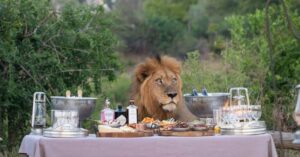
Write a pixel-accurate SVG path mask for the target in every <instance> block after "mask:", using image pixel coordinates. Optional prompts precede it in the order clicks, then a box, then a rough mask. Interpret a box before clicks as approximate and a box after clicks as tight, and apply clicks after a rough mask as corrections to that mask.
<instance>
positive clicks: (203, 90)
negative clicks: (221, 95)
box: [202, 87, 208, 96]
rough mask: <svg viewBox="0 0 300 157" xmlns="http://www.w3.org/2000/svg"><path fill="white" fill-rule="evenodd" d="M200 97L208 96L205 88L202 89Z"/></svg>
mask: <svg viewBox="0 0 300 157" xmlns="http://www.w3.org/2000/svg"><path fill="white" fill-rule="evenodd" d="M202 95H203V96H208V94H207V90H206V88H205V87H203V88H202Z"/></svg>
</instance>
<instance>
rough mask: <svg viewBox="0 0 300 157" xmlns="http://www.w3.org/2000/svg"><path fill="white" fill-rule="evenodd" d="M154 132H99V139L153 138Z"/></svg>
mask: <svg viewBox="0 0 300 157" xmlns="http://www.w3.org/2000/svg"><path fill="white" fill-rule="evenodd" d="M153 135H154V134H153V132H152V131H144V132H140V131H138V132H98V133H97V137H125V138H130V137H147V136H153Z"/></svg>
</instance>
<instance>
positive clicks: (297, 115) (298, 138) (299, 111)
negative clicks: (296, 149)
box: [293, 84, 300, 144]
mask: <svg viewBox="0 0 300 157" xmlns="http://www.w3.org/2000/svg"><path fill="white" fill-rule="evenodd" d="M296 91H298V97H297V102H296V108H295V112H294V115H293V116H294V120H295V122H296V123H297V126H300V84H299V85H297V86H296ZM294 137H295V139H294V141H293V143H295V144H300V130H299V129H298V130H297V131H296V133H295V136H294Z"/></svg>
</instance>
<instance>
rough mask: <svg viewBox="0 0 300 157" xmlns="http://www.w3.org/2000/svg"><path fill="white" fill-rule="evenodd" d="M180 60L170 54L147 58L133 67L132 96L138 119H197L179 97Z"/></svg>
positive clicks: (180, 84) (180, 94)
mask: <svg viewBox="0 0 300 157" xmlns="http://www.w3.org/2000/svg"><path fill="white" fill-rule="evenodd" d="M180 73H181V63H180V62H179V61H178V60H176V59H175V58H172V57H169V56H162V57H161V56H156V57H151V58H147V59H146V61H145V62H144V63H141V64H139V65H137V66H136V68H135V75H134V78H133V98H134V100H135V104H136V105H137V106H138V119H139V120H142V119H143V118H145V117H152V118H154V119H158V120H165V119H169V118H175V119H177V120H182V121H189V120H193V119H196V117H195V116H194V115H192V113H191V112H189V111H188V110H187V107H186V106H185V104H184V101H183V96H182V80H181V77H180Z"/></svg>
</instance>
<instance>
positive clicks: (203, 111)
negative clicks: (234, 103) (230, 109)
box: [184, 93, 229, 118]
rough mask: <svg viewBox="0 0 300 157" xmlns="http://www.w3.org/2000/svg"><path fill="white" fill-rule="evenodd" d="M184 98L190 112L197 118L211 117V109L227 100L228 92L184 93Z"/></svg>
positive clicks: (220, 105) (225, 102)
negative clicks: (196, 94) (195, 94)
mask: <svg viewBox="0 0 300 157" xmlns="http://www.w3.org/2000/svg"><path fill="white" fill-rule="evenodd" d="M184 100H185V104H186V106H187V108H188V109H189V111H190V112H191V113H193V114H194V115H195V116H197V117H199V118H213V110H215V109H219V108H220V107H223V106H224V105H225V104H228V102H229V93H208V96H203V95H199V96H192V95H191V94H184Z"/></svg>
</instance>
